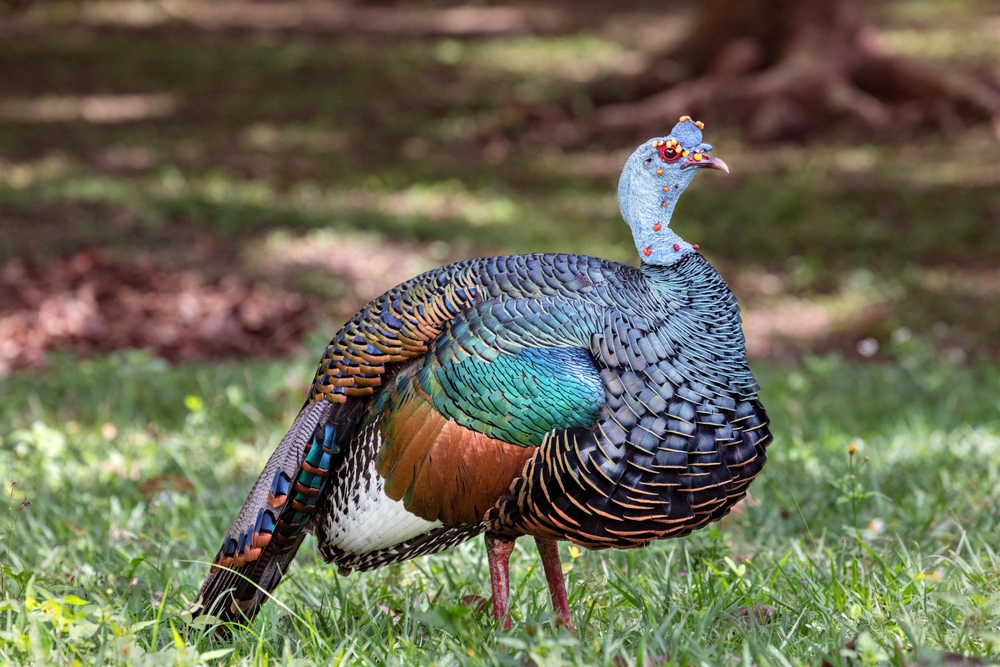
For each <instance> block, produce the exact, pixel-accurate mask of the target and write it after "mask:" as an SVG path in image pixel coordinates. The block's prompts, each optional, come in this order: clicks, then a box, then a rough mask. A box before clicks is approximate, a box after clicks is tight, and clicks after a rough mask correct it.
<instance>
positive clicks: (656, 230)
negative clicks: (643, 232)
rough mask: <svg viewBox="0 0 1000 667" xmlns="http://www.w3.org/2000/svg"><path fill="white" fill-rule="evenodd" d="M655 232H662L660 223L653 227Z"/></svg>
mask: <svg viewBox="0 0 1000 667" xmlns="http://www.w3.org/2000/svg"><path fill="white" fill-rule="evenodd" d="M653 231H654V232H658V231H660V223H656V224H655V225H653Z"/></svg>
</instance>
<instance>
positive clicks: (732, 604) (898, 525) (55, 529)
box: [0, 338, 1000, 665]
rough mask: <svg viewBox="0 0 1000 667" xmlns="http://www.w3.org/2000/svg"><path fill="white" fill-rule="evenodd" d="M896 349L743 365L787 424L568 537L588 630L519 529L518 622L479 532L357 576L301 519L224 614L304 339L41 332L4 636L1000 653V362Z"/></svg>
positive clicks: (9, 438)
mask: <svg viewBox="0 0 1000 667" xmlns="http://www.w3.org/2000/svg"><path fill="white" fill-rule="evenodd" d="M315 342H316V348H317V349H319V348H321V347H322V341H321V340H320V339H319V338H317V340H316V341H315ZM892 354H893V358H894V359H895V361H894V362H893V363H891V364H884V365H875V364H868V365H854V364H848V363H846V362H844V361H842V360H840V359H839V358H837V357H826V358H811V359H809V360H808V361H807V363H806V364H804V365H803V366H801V367H798V368H795V369H791V370H779V369H776V368H772V367H768V366H761V365H757V373H758V379H759V380H760V383H761V385H762V386H763V388H764V400H765V404H766V405H767V407H768V409H769V412H770V416H771V418H772V420H773V423H774V427H775V432H776V435H777V438H776V442H775V445H774V446H773V447H772V449H771V450H770V452H769V458H770V463H769V465H768V467H767V468H765V471H764V473H763V474H762V476H761V478H760V479H759V480H758V481H757V482H755V484H754V486H753V487H752V495H753V498H752V502H750V503H748V504H746V505H744V506H741V508H740V510H739V511H738V512H736V513H735V514H734V515H733V516H732V517H729V518H727V519H725V520H724V521H723V522H722V523H720V524H714V525H713V526H711V527H709V528H707V529H705V530H702V531H699V532H697V533H695V534H694V535H692V536H691V537H689V538H685V539H683V540H675V541H669V542H663V543H657V544H654V545H652V546H651V547H649V548H648V549H645V550H639V551H632V552H588V551H585V550H578V549H566V548H565V547H564V548H563V558H564V563H565V566H564V569H565V570H566V575H567V581H568V586H569V592H570V603H571V606H572V609H573V612H574V614H575V615H576V619H577V624H578V626H580V627H581V628H582V630H583V632H582V633H581V634H580V635H571V634H569V633H566V632H565V631H563V630H558V629H556V628H554V627H552V626H551V625H550V623H549V621H550V618H551V611H550V607H549V601H548V593H547V591H546V588H545V584H544V578H543V577H542V575H541V573H540V569H539V567H538V560H537V556H536V555H535V554H534V552H533V549H532V547H531V544H530V542H528V541H525V542H524V544H520V545H519V547H518V548H517V550H516V551H515V554H514V560H513V566H512V572H513V573H514V579H513V581H512V583H513V587H514V594H513V610H514V615H515V628H514V630H512V631H511V632H508V633H504V632H496V631H495V630H493V629H492V628H491V627H490V623H489V619H488V615H487V614H486V613H482V612H479V611H477V610H476V609H477V605H478V603H479V601H481V600H482V599H483V598H488V595H489V582H488V576H487V570H486V566H485V560H486V559H485V552H484V549H483V546H482V544H481V541H478V540H477V541H473V542H471V543H468V544H465V545H463V546H461V547H460V548H458V549H455V550H453V551H451V552H449V553H446V554H442V555H439V556H435V557H431V558H425V559H420V560H416V561H413V562H410V563H405V564H401V565H397V566H393V567H390V568H386V569H384V570H380V571H376V572H372V573H368V574H360V575H359V574H355V575H352V576H351V577H348V578H343V577H340V576H339V575H337V574H336V573H335V572H334V570H332V569H330V568H329V567H327V566H326V565H324V564H322V563H320V562H319V561H318V558H317V556H316V553H315V551H314V549H313V547H312V543H311V542H310V541H307V543H306V545H305V548H304V549H303V551H302V552H301V553H300V557H299V558H298V559H297V561H296V564H295V565H294V566H293V567H292V569H291V571H290V573H289V576H288V577H287V580H286V581H285V582H284V583H283V585H282V586H281V587H279V588H278V589H277V591H276V593H275V598H276V602H273V603H269V604H268V605H266V606H265V609H264V612H263V613H262V615H261V617H260V619H258V620H257V621H256V622H255V623H254V624H253V626H252V627H251V628H250V629H249V630H246V631H244V630H237V631H236V632H235V634H234V635H233V636H232V637H231V638H229V639H226V640H220V639H216V638H214V636H213V634H212V633H211V632H210V631H209V630H208V629H207V628H206V627H205V626H204V625H201V624H198V623H195V624H191V623H190V621H191V618H190V613H189V611H190V608H191V604H192V602H193V596H194V593H195V591H196V587H197V585H198V583H199V582H200V579H201V577H202V576H203V574H204V572H205V569H206V567H207V561H209V560H210V559H211V557H212V555H213V554H214V552H215V550H216V549H217V547H218V544H217V542H218V540H219V537H220V535H221V531H222V530H223V528H224V526H225V525H226V524H227V523H228V521H229V520H230V519H231V518H232V516H233V515H234V514H235V512H236V511H237V509H238V507H239V505H240V503H241V502H242V499H243V497H244V494H245V493H246V490H247V488H248V487H249V485H250V484H251V483H252V481H253V479H254V477H255V476H256V474H257V472H258V470H259V469H260V466H261V465H262V464H263V461H264V459H265V458H266V456H267V454H268V453H269V451H270V449H271V448H272V447H273V446H274V443H276V442H277V440H278V439H279V438H280V437H281V434H282V433H283V430H284V428H285V426H286V425H287V424H288V423H289V422H290V420H291V418H292V416H293V414H294V411H295V408H296V407H297V406H298V405H299V402H300V399H301V395H302V393H303V392H304V391H305V385H306V383H307V382H308V379H309V377H310V375H311V372H310V371H311V366H312V360H311V359H303V360H301V361H295V362H290V363H289V362H273V363H254V364H233V365H218V364H212V365H200V366H190V365H188V366H179V367H169V366H167V365H165V364H163V363H162V362H159V361H156V360H154V359H151V358H149V357H147V356H145V355H142V354H135V353H131V354H127V355H115V356H111V357H107V358H97V359H94V360H91V361H83V362H78V361H72V360H70V359H67V358H65V357H55V358H54V359H53V366H52V371H50V372H47V373H44V374H37V373H34V374H31V375H28V374H15V375H12V376H10V377H9V378H6V379H5V380H4V382H3V384H2V385H0V425H2V426H0V438H2V439H3V440H2V446H0V474H2V476H3V478H4V479H5V480H7V482H6V483H8V484H9V481H10V480H13V479H16V480H17V485H16V487H15V488H14V492H13V494H11V495H10V496H9V501H10V504H11V507H12V509H13V510H14V511H15V512H16V511H17V510H18V509H21V503H23V502H25V501H26V500H27V501H29V502H30V503H31V504H30V507H25V508H23V509H21V513H20V515H17V523H16V524H14V525H11V522H10V521H5V522H3V523H2V524H0V526H2V527H0V545H2V547H0V548H2V553H3V557H2V560H3V563H2V564H3V566H4V567H6V568H7V569H6V570H4V585H5V586H6V590H7V595H8V597H7V598H6V600H4V601H2V602H0V658H2V659H4V660H8V661H12V662H15V663H23V662H25V661H28V660H33V661H35V662H36V663H46V662H59V661H70V662H71V661H72V660H73V659H74V658H77V659H80V660H81V661H82V662H83V663H87V662H88V661H97V662H103V663H106V664H123V665H124V664H141V665H145V664H162V663H163V662H169V663H171V664H191V665H195V664H215V661H218V660H222V661H223V662H232V663H233V664H252V665H261V664H264V663H265V661H266V662H268V663H269V664H272V663H274V662H277V663H280V664H293V661H294V660H296V659H298V660H305V661H311V662H323V663H332V664H367V665H381V664H407V665H411V664H431V663H437V664H442V663H444V662H447V663H449V664H470V665H479V664H488V665H503V664H509V663H510V661H511V660H513V661H516V662H521V661H524V660H527V659H531V660H534V661H535V662H537V663H538V664H555V663H560V664H581V665H583V664H588V665H590V664H645V661H646V660H647V659H649V660H652V661H653V662H652V664H694V663H704V664H713V665H714V664H722V663H728V662H733V661H737V662H738V661H740V660H743V659H745V658H744V656H749V658H747V659H749V660H750V661H751V662H754V663H756V664H775V665H777V664H817V663H819V662H822V660H823V659H826V660H828V661H829V662H830V663H831V664H841V665H846V664H847V660H848V658H850V659H851V660H858V661H860V662H861V664H878V663H888V664H900V663H899V662H898V660H899V658H898V651H903V652H904V653H909V652H910V651H911V650H912V649H913V647H915V646H916V647H922V648H923V649H928V648H931V649H932V648H934V647H938V648H939V649H940V648H942V647H947V648H948V649H950V650H956V651H960V652H964V653H972V654H984V655H988V656H998V655H1000V646H998V645H997V639H996V638H997V637H998V636H1000V633H998V628H997V627H995V618H996V613H995V612H996V607H997V604H998V603H1000V587H998V585H997V583H996V582H997V580H996V577H995V573H996V572H997V571H1000V562H998V560H997V557H996V555H995V554H996V553H997V550H998V549H1000V540H998V538H997V534H998V533H997V524H998V519H997V516H996V513H995V512H994V511H993V508H995V507H996V505H997V503H998V502H1000V498H998V497H997V491H996V489H1000V419H998V418H997V416H996V415H997V414H998V412H1000V404H998V403H997V399H996V396H997V394H998V389H1000V373H998V371H997V369H995V368H992V367H982V368H978V369H975V368H973V369H967V368H962V367H960V366H956V365H954V364H953V363H951V362H949V361H948V360H947V359H944V358H940V357H937V356H935V355H934V354H933V353H932V350H931V349H930V348H929V347H927V346H925V345H924V344H923V343H921V342H920V341H918V340H907V341H903V342H901V343H900V344H899V346H898V347H896V348H894V349H893V350H892ZM760 605H767V608H766V609H765V608H764V607H760ZM747 608H755V609H756V611H747ZM750 614H753V615H755V616H756V615H760V614H763V616H761V618H765V617H766V618H767V622H763V623H760V624H758V623H750V622H748V618H749V617H750ZM851 647H853V648H851ZM230 648H231V649H233V652H232V653H229V654H225V653H223V652H224V651H227V650H229V649H230ZM852 656H858V657H857V658H854V657H852ZM616 660H617V661H618V662H615V661H616ZM855 664H857V663H855Z"/></svg>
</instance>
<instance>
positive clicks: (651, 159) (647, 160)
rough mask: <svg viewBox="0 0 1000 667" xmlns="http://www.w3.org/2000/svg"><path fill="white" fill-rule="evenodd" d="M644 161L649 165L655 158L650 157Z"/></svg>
mask: <svg viewBox="0 0 1000 667" xmlns="http://www.w3.org/2000/svg"><path fill="white" fill-rule="evenodd" d="M642 163H643V164H644V165H646V166H647V167H648V166H649V165H651V164H653V158H651V157H648V158H646V159H645V160H643V161H642Z"/></svg>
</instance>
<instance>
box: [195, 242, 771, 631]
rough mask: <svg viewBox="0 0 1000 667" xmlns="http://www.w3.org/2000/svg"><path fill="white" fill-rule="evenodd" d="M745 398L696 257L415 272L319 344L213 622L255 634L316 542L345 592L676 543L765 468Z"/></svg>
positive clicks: (232, 540) (475, 263)
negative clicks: (357, 586)
mask: <svg viewBox="0 0 1000 667" xmlns="http://www.w3.org/2000/svg"><path fill="white" fill-rule="evenodd" d="M757 392H758V387H757V384H756V383H755V381H754V379H753V376H752V375H751V373H750V370H749V368H748V365H747V360H746V354H745V347H744V340H743V333H742V330H741V326H740V318H739V308H738V306H737V303H736V300H735V298H734V297H733V295H732V293H731V292H730V290H729V288H728V287H727V285H726V284H725V282H724V280H723V279H722V277H721V276H719V274H718V273H717V272H716V271H715V269H714V268H712V266H711V265H710V264H709V263H708V262H707V260H705V259H704V258H703V257H702V256H701V255H699V254H697V253H692V254H689V255H686V256H685V257H684V258H683V259H680V260H679V261H677V262H676V263H673V264H671V265H670V266H660V265H645V264H644V265H643V266H642V267H641V268H639V269H636V268H633V267H630V266H626V265H622V264H618V263H614V262H610V261H607V260H602V259H597V258H593V257H586V256H580V255H565V254H534V255H516V256H504V257H490V258H483V259H475V260H469V261H464V262H460V263H457V264H451V265H448V266H444V267H441V268H439V269H436V270H433V271H430V272H428V273H425V274H422V275H420V276H418V277H416V278H413V279H412V280H409V281H407V282H405V283H403V284H401V285H399V286H397V287H395V288H393V289H391V290H390V291H388V292H387V293H385V294H383V295H382V296H381V297H379V298H377V299H375V300H374V301H372V302H371V303H370V304H369V305H368V306H366V307H365V308H364V309H363V310H362V311H361V312H359V313H358V314H357V315H356V316H355V317H354V318H353V319H351V320H350V321H349V322H348V323H347V324H346V325H345V326H344V327H343V328H342V329H341V330H340V331H339V332H337V334H336V335H335V336H334V338H333V340H332V341H331V342H330V344H329V346H328V348H327V350H326V352H325V354H324V357H323V359H322V361H321V363H320V365H319V368H318V370H317V372H316V376H315V380H314V382H313V385H312V389H311V391H310V394H309V397H308V400H307V401H306V404H305V406H304V407H303V409H302V411H301V413H300V414H299V417H298V418H297V419H296V422H295V424H293V426H292V429H291V430H290V431H289V433H288V435H287V436H286V437H285V439H284V440H283V441H282V443H281V444H280V445H279V447H278V450H277V451H276V452H275V454H274V455H273V456H272V457H271V459H270V460H269V462H268V464H267V466H266V467H265V469H264V472H263V473H262V475H261V477H260V479H259V480H258V482H257V484H256V485H255V486H254V488H253V490H252V491H251V493H250V496H249V498H248V499H247V502H246V504H245V505H244V508H243V511H241V513H240V515H239V517H238V518H237V520H236V523H235V524H234V525H233V527H232V528H231V530H230V532H229V534H228V536H227V538H226V539H225V541H224V544H223V547H222V549H221V550H220V551H219V554H218V556H217V557H216V560H215V565H214V566H213V572H212V573H211V574H210V575H209V577H208V579H207V580H206V582H205V584H204V585H203V587H202V591H201V596H202V599H203V604H204V605H205V608H206V609H211V610H212V613H214V614H217V615H220V616H222V617H226V618H240V617H241V616H242V617H243V618H246V617H251V616H252V615H253V613H255V611H256V609H257V608H258V606H259V605H260V604H261V602H262V601H263V600H264V599H266V595H265V593H264V591H270V590H271V589H273V588H274V586H275V585H276V584H277V583H278V580H279V579H280V577H281V574H282V573H283V572H284V570H285V569H286V568H287V566H288V564H289V562H290V561H291V558H292V557H293V556H294V553H295V550H296V548H297V546H298V544H299V543H300V542H301V540H302V538H303V537H304V535H305V533H306V532H309V531H311V532H314V533H315V535H316V538H317V542H318V548H319V551H320V553H321V554H322V556H323V558H324V559H326V560H327V561H329V562H331V563H334V564H336V565H337V566H338V567H339V569H340V571H341V572H342V573H349V572H350V571H352V570H370V569H374V568H377V567H381V566H383V565H387V564H389V563H395V562H400V561H403V560H407V559H409V558H413V557H416V556H421V555H425V554H430V553H434V552H437V551H440V550H442V549H446V548H448V547H450V546H453V545H455V544H458V543H460V542H463V541H465V540H467V539H469V538H471V537H474V536H475V535H478V534H480V533H482V532H484V531H485V532H486V533H487V535H488V537H489V536H492V538H493V539H494V540H500V541H504V540H508V541H509V540H512V539H515V538H517V537H518V536H523V535H530V536H534V537H535V538H536V539H538V540H540V542H539V544H540V545H541V544H548V543H550V542H553V543H554V541H558V540H569V541H572V542H574V543H576V544H579V545H581V546H584V547H587V548H591V549H601V548H608V547H614V548H633V547H641V546H644V545H646V544H648V543H649V542H651V541H653V540H656V539H661V538H669V537H677V536H681V535H685V534H687V533H689V532H691V531H692V530H695V529H696V528H699V527H701V526H703V525H705V524H706V523H708V522H710V521H714V520H717V519H719V518H720V517H722V516H724V515H725V514H726V513H727V512H728V511H729V509H730V508H731V507H732V506H733V504H734V503H736V502H737V501H738V500H740V499H741V498H742V497H743V496H744V495H745V494H746V490H747V487H748V485H749V484H750V482H751V480H752V479H753V478H754V477H755V476H756V475H757V473H758V472H759V471H760V470H761V468H762V467H763V465H764V462H765V448H766V446H767V445H768V444H769V442H770V441H771V434H770V432H769V431H768V420H767V416H766V414H765V411H764V409H763V407H762V405H761V403H760V401H759V399H758V397H757ZM488 544H489V541H488ZM508 553H509V551H508ZM555 553H557V552H555ZM491 558H492V557H491ZM544 559H545V553H544V552H543V561H544ZM492 564H493V561H492V559H491V566H492ZM504 567H505V565H504ZM548 571H549V563H547V564H546V572H547V573H548ZM504 573H506V570H505V569H504ZM551 583H552V582H551V580H550V584H551ZM558 583H559V585H561V574H560V575H559V582H558ZM496 590H497V589H496V582H494V593H495V595H496ZM554 596H555V592H554ZM554 599H555V597H554ZM495 604H496V602H495ZM495 609H496V607H495ZM504 609H505V608H504Z"/></svg>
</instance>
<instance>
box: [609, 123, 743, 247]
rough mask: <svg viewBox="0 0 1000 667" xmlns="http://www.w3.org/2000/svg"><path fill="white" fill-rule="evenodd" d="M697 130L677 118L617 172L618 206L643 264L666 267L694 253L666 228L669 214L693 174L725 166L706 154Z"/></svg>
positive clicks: (695, 125) (697, 125)
mask: <svg viewBox="0 0 1000 667" xmlns="http://www.w3.org/2000/svg"><path fill="white" fill-rule="evenodd" d="M703 127H704V125H703V124H702V123H701V122H700V121H697V122H696V121H692V120H691V118H690V116H682V117H681V119H680V122H678V123H677V124H676V125H674V129H672V130H671V131H670V134H669V135H668V136H666V137H656V138H654V139H650V140H649V141H647V142H646V143H644V144H643V145H642V146H639V148H637V149H636V150H635V152H634V153H632V156H631V157H630V158H629V159H628V162H626V163H625V167H624V169H623V170H622V176H621V179H620V180H619V181H618V207H619V208H620V209H621V212H622V217H623V218H625V222H627V223H628V226H629V227H631V228H632V238H633V239H634V240H635V247H636V250H638V251H639V257H640V258H641V259H642V261H643V263H645V264H659V265H664V266H666V265H670V264H673V263H674V262H676V261H677V260H679V259H681V258H682V257H683V256H685V255H687V254H690V253H692V252H694V251H695V250H697V246H692V245H691V244H689V243H687V242H686V241H684V240H683V239H681V237H679V236H678V235H677V234H676V233H675V232H674V231H673V230H671V229H670V216H671V214H672V213H673V212H674V206H675V205H676V204H677V200H678V199H679V198H680V196H681V193H682V192H684V189H685V188H686V187H687V186H688V184H689V183H690V182H691V179H692V178H694V175H695V174H696V173H697V172H698V171H699V170H701V169H706V168H707V169H721V170H723V171H725V172H727V173H728V172H729V167H728V166H726V163H725V162H723V161H722V160H720V159H719V158H716V157H712V156H710V155H709V154H708V151H710V150H712V147H711V146H710V145H709V144H705V143H702V141H701V130H702V128H703Z"/></svg>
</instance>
